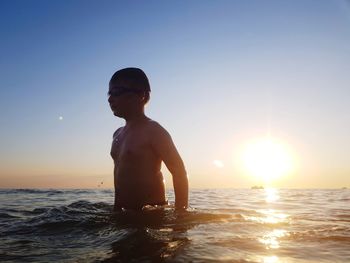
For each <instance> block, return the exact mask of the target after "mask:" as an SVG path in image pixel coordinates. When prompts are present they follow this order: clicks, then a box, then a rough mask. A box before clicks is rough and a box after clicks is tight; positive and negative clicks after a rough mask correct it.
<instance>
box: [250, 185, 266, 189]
mask: <svg viewBox="0 0 350 263" xmlns="http://www.w3.org/2000/svg"><path fill="white" fill-rule="evenodd" d="M251 189H264V187H263V186H262V185H254V186H252V187H251Z"/></svg>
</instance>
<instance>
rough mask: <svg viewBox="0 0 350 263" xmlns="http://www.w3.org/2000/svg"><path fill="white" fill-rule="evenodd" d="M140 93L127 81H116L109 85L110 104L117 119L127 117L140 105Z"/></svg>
mask: <svg viewBox="0 0 350 263" xmlns="http://www.w3.org/2000/svg"><path fill="white" fill-rule="evenodd" d="M140 97H141V96H140V91H139V90H136V89H135V88H133V87H130V85H129V84H128V83H127V82H126V81H122V80H116V81H114V82H111V83H110V84H109V90H108V102H109V105H110V107H111V110H112V112H113V113H114V115H115V116H117V117H121V118H123V117H125V116H126V115H127V114H128V112H129V111H130V110H133V109H134V108H135V107H136V106H137V105H139V103H140Z"/></svg>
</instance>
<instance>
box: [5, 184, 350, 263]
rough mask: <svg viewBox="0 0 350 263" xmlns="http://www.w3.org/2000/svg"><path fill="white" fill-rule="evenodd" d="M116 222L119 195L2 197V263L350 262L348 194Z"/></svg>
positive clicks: (65, 192) (280, 192)
mask: <svg viewBox="0 0 350 263" xmlns="http://www.w3.org/2000/svg"><path fill="white" fill-rule="evenodd" d="M166 194H167V198H168V200H169V205H167V206H163V207H156V206H147V207H145V208H144V209H143V211H133V210H125V211H120V212H113V209H112V208H113V201H114V191H113V189H100V188H98V189H0V262H240V263H243V262H263V263H277V262H317V263H319V262H332V263H333V262H350V189H329V190H325V189H272V188H270V189H192V190H191V191H190V208H189V209H188V210H187V211H182V212H179V211H175V210H174V206H173V204H174V192H173V190H168V191H167V193H166Z"/></svg>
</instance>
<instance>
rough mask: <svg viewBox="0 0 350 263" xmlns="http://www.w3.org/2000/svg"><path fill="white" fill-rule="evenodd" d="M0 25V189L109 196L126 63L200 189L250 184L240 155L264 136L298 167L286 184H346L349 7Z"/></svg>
mask: <svg viewBox="0 0 350 263" xmlns="http://www.w3.org/2000/svg"><path fill="white" fill-rule="evenodd" d="M0 22H1V23H0V35H1V42H0V47H1V48H0V57H1V60H0V72H1V73H0V74H1V78H0V96H1V98H0V122H1V130H0V177H1V178H0V179H1V183H0V187H1V186H2V187H25V186H30V187H32V186H38V187H43V186H48V187H55V186H58V187H60V186H64V187H69V186H72V187H77V186H78V183H77V182H78V181H79V180H80V181H81V182H82V185H83V186H91V187H93V186H95V185H96V184H97V182H98V181H103V180H104V181H105V182H106V184H107V185H109V186H112V184H111V182H112V167H113V166H112V165H113V164H112V159H111V158H110V156H109V150H110V144H111V136H112V134H113V131H114V130H115V129H116V128H117V127H119V126H121V125H123V123H124V122H123V121H122V120H118V119H116V118H115V117H114V116H113V115H112V113H111V111H110V109H109V107H108V103H107V96H106V93H107V88H108V87H107V85H108V81H109V79H110V77H111V75H112V74H113V73H114V72H115V71H116V70H117V69H120V68H123V67H127V66H135V67H140V68H142V69H143V70H144V71H145V72H146V74H147V75H148V76H149V79H150V82H151V87H152V94H151V101H150V103H149V105H148V106H147V109H146V113H147V114H148V115H149V116H150V117H151V118H153V119H155V120H157V121H158V122H160V123H161V124H162V125H163V126H164V127H165V128H166V129H168V130H169V132H170V133H171V134H172V137H173V139H174V141H175V143H176V145H177V146H178V148H179V151H180V153H181V154H182V156H183V159H184V161H185V163H186V167H187V171H188V173H189V176H190V180H191V182H192V186H193V187H209V186H211V187H222V186H226V187H246V186H250V184H251V183H252V181H251V180H250V179H249V178H248V177H247V176H246V175H243V174H241V173H240V169H239V168H237V166H238V164H237V160H236V159H235V158H236V157H235V156H238V155H239V151H238V149H239V148H240V147H241V145H242V144H244V142H245V141H247V140H249V139H250V138H256V137H259V136H265V135H267V134H269V135H270V136H272V137H274V138H278V139H281V140H283V141H284V142H286V143H287V144H288V145H290V146H291V147H292V148H293V150H294V151H295V153H296V155H297V156H298V159H299V162H298V163H299V164H298V169H297V171H296V172H295V174H294V175H293V176H291V177H289V178H288V180H287V179H286V180H285V181H284V182H281V183H280V185H279V186H283V187H313V186H314V187H340V186H344V185H346V186H350V179H349V178H350V139H349V134H350V106H349V105H350V104H349V99H350V88H349V87H350V85H349V84H350V74H349V72H350V4H349V1H341V0H337V1H336V0H327V1H322V0H314V1H124V2H122V1H4V0H3V1H1V2H0ZM60 116H62V117H63V120H59V117H60ZM214 159H220V160H222V161H223V162H224V163H225V167H224V169H220V171H219V170H218V169H217V168H216V167H214V166H213V165H212V161H213V160H214ZM69 181H71V182H72V183H71V185H70V183H68V182H69ZM167 181H168V182H169V185H171V181H170V179H169V177H168V176H167ZM83 182H84V183H83Z"/></svg>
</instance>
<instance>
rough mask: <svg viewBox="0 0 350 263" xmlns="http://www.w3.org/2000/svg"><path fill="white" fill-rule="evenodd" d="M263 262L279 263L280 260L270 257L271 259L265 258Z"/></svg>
mask: <svg viewBox="0 0 350 263" xmlns="http://www.w3.org/2000/svg"><path fill="white" fill-rule="evenodd" d="M263 262H264V263H277V262H279V260H278V257H277V256H269V257H264V258H263Z"/></svg>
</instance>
